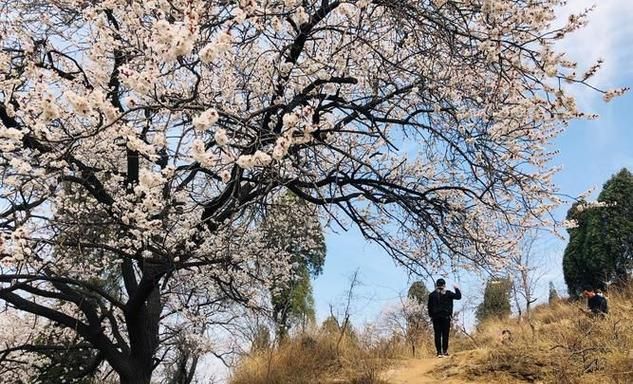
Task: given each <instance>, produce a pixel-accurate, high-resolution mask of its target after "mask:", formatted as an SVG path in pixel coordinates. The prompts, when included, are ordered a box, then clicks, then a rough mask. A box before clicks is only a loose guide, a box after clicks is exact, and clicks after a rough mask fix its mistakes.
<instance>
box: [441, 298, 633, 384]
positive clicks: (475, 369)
mask: <svg viewBox="0 0 633 384" xmlns="http://www.w3.org/2000/svg"><path fill="white" fill-rule="evenodd" d="M609 305H610V314H609V316H607V317H606V318H604V319H598V318H595V317H593V316H590V315H587V314H585V313H584V312H583V309H584V303H583V302H571V303H570V302H559V303H557V304H555V305H552V306H547V305H545V306H541V307H538V308H536V310H535V311H534V312H533V314H532V317H531V320H530V321H527V320H526V319H522V321H521V322H519V321H518V320H517V319H516V318H515V319H508V320H505V321H494V322H488V323H486V324H483V325H482V326H481V327H480V329H478V331H477V332H476V333H475V334H474V335H473V338H472V339H468V338H463V337H461V338H459V339H458V340H459V344H460V345H457V346H456V348H455V350H461V351H462V352H461V353H459V354H457V356H455V358H454V359H451V361H447V362H446V363H445V364H443V365H442V366H441V367H440V368H439V369H438V370H437V373H438V374H439V375H444V376H446V375H455V376H461V377H465V378H471V379H478V380H481V379H482V378H487V379H490V380H494V382H495V383H497V384H504V383H518V382H528V383H529V382H535V383H559V384H590V383H591V384H593V383H622V384H624V383H633V289H627V290H623V291H621V292H612V293H611V294H610V295H609ZM504 330H508V331H510V333H509V334H508V333H507V332H506V335H505V336H503V335H502V334H503V331H504ZM509 335H510V336H509Z"/></svg>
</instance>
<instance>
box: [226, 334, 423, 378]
mask: <svg viewBox="0 0 633 384" xmlns="http://www.w3.org/2000/svg"><path fill="white" fill-rule="evenodd" d="M426 340H430V338H429V337H424V339H423V340H421V343H420V345H418V353H419V354H422V355H427V354H428V350H429V347H430V345H429V344H428V343H427V342H426ZM407 358H411V349H410V345H408V344H407V343H406V341H405V340H404V339H403V338H402V337H398V336H397V335H393V334H392V335H390V336H389V337H385V336H384V335H382V336H378V335H377V334H375V333H373V332H372V331H371V330H370V329H367V330H365V331H363V332H362V333H352V334H349V333H348V332H345V333H343V335H342V336H341V334H340V333H339V332H327V331H323V330H318V331H317V330H315V331H312V332H309V333H306V334H303V335H299V336H296V337H294V338H291V339H289V340H288V341H286V342H285V343H283V344H282V345H281V346H278V347H275V348H269V349H264V350H260V351H257V352H253V353H251V354H250V355H249V356H245V357H244V358H242V360H241V361H240V364H239V366H238V367H237V368H236V369H235V370H234V371H233V376H232V378H231V380H230V383H231V384H316V383H319V384H321V383H341V384H343V383H344V384H379V383H385V382H384V381H382V380H381V379H380V376H381V373H382V371H384V370H385V369H386V368H387V367H389V366H391V365H393V364H394V363H395V364H397V363H398V362H399V361H401V360H404V359H407ZM385 384H386V383H385Z"/></svg>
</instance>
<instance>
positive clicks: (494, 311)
mask: <svg viewBox="0 0 633 384" xmlns="http://www.w3.org/2000/svg"><path fill="white" fill-rule="evenodd" d="M511 291H512V280H511V279H510V278H508V277H495V278H492V279H490V280H488V281H487V282H486V288H485V289H484V299H483V301H482V302H481V304H479V305H478V306H477V311H476V312H475V315H476V317H477V321H478V322H479V323H482V322H484V321H486V320H488V319H503V318H506V317H508V316H510V314H511V313H512V307H511V305H510V295H511Z"/></svg>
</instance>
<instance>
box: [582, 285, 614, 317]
mask: <svg viewBox="0 0 633 384" xmlns="http://www.w3.org/2000/svg"><path fill="white" fill-rule="evenodd" d="M601 293H602V292H599V293H597V292H596V291H594V290H593V289H592V288H587V289H585V290H584V291H583V293H582V294H583V296H584V297H586V298H587V307H588V308H589V311H591V313H593V314H594V315H599V316H604V315H606V314H608V313H609V304H608V302H607V299H606V298H605V297H604V296H603V295H602V294H601Z"/></svg>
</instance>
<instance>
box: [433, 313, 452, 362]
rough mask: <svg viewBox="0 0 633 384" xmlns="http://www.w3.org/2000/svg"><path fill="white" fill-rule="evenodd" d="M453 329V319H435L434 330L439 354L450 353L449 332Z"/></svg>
mask: <svg viewBox="0 0 633 384" xmlns="http://www.w3.org/2000/svg"><path fill="white" fill-rule="evenodd" d="M450 330H451V319H449V318H447V317H436V318H434V319H433V331H434V332H435V349H436V350H437V354H438V355H440V354H444V353H448V334H449V332H450Z"/></svg>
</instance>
